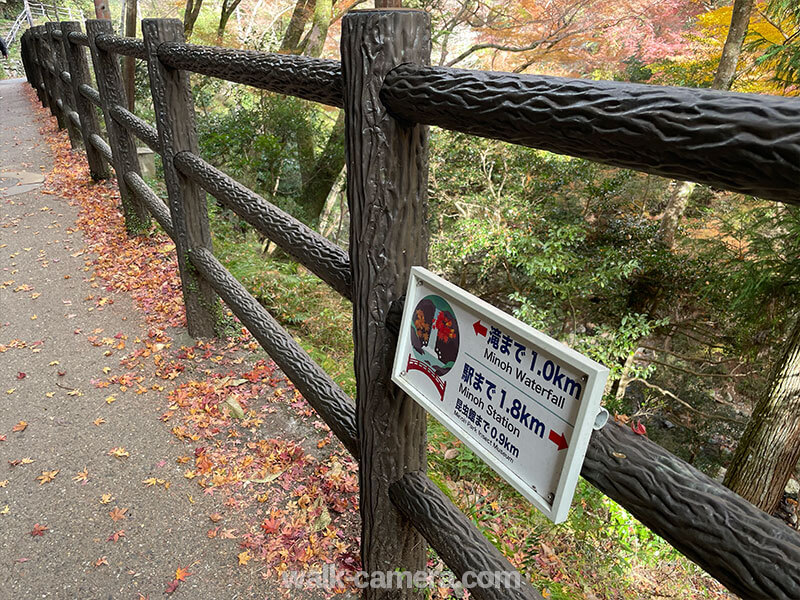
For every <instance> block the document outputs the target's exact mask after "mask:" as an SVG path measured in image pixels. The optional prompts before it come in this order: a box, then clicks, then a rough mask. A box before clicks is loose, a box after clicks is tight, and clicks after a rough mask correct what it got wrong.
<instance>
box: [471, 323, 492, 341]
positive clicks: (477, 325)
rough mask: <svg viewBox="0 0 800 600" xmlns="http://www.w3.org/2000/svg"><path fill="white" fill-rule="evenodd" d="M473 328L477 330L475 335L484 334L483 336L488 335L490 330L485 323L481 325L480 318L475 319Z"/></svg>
mask: <svg viewBox="0 0 800 600" xmlns="http://www.w3.org/2000/svg"><path fill="white" fill-rule="evenodd" d="M472 328H473V329H474V330H475V335H482V336H483V337H486V334H487V333H488V331H489V330H488V329H486V326H485V325H481V322H480V320H478V321H475V322H474V323H473V324H472Z"/></svg>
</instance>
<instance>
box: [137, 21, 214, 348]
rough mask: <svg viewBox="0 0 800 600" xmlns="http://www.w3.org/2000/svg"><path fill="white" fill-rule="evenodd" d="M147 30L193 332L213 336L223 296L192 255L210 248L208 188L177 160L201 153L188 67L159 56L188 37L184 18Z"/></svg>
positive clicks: (145, 23) (155, 103)
mask: <svg viewBox="0 0 800 600" xmlns="http://www.w3.org/2000/svg"><path fill="white" fill-rule="evenodd" d="M142 35H143V36H144V45H145V49H146V50H147V59H148V60H147V71H148V73H149V75H150V92H151V93H152V95H153V107H154V109H155V113H156V125H157V128H158V139H159V142H160V144H161V156H162V162H163V165H164V180H165V182H166V184H167V194H168V195H169V205H170V212H171V214H172V227H173V230H174V233H175V247H176V248H177V252H178V266H179V268H180V273H181V288H182V289H183V300H184V304H185V305H186V321H187V326H188V329H189V335H191V336H192V337H212V336H214V335H216V334H217V333H218V332H219V331H218V330H219V328H220V326H221V325H222V321H221V313H220V309H221V307H220V303H219V298H218V297H217V295H216V293H215V292H214V290H213V289H212V287H211V285H209V283H208V282H206V281H205V280H203V279H202V278H201V277H199V276H198V274H197V272H196V271H195V270H194V267H193V266H192V264H191V262H190V261H189V256H188V254H189V252H191V251H192V249H193V248H207V249H208V250H211V232H210V229H209V226H208V207H207V205H206V194H205V192H204V191H203V190H202V189H201V188H200V186H198V185H197V184H196V183H194V182H193V181H192V180H190V179H189V178H188V177H186V176H184V175H183V174H181V173H180V172H179V171H178V170H177V169H176V168H175V164H174V163H173V159H174V157H175V155H176V154H178V153H179V152H183V151H188V152H192V153H193V154H199V148H198V144H197V129H196V127H195V116H194V100H193V99H192V91H191V88H190V87H189V75H188V73H186V71H182V70H179V69H170V68H168V67H166V66H164V65H163V64H162V63H161V61H160V60H159V59H158V47H159V46H160V45H161V44H162V43H164V42H181V43H182V42H183V41H184V34H183V23H181V22H180V21H179V20H177V19H144V20H143V21H142Z"/></svg>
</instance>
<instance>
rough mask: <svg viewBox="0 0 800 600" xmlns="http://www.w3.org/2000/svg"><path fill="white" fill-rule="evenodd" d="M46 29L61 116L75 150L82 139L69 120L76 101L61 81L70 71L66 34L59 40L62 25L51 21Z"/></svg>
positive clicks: (65, 84) (67, 86)
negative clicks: (65, 51) (66, 53)
mask: <svg viewBox="0 0 800 600" xmlns="http://www.w3.org/2000/svg"><path fill="white" fill-rule="evenodd" d="M45 27H47V37H48V39H49V40H50V48H51V50H52V52H53V66H54V67H55V70H56V74H55V83H56V89H57V90H58V95H59V97H60V98H61V115H62V116H63V117H64V125H65V126H66V128H67V134H68V135H69V143H70V146H72V148H73V149H74V148H77V147H78V146H79V145H80V144H79V141H78V140H79V139H80V132H79V131H78V128H77V127H76V126H75V123H73V122H72V120H71V119H70V118H69V113H70V110H71V109H72V108H73V107H74V106H75V100H74V99H73V97H72V88H71V87H70V86H69V85H68V84H67V82H66V81H64V80H63V79H61V72H62V71H65V70H66V71H69V67H68V66H67V61H66V59H65V58H64V44H63V43H62V42H63V38H64V34H63V32H62V33H61V38H62V40H59V39H58V38H57V37H56V35H55V32H56V31H60V30H61V27H60V23H53V22H52V21H51V22H48V23H47V24H46V25H45ZM70 77H71V75H70Z"/></svg>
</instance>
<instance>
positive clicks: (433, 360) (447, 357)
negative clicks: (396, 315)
mask: <svg viewBox="0 0 800 600" xmlns="http://www.w3.org/2000/svg"><path fill="white" fill-rule="evenodd" d="M412 318H413V319H414V321H413V322H412V323H411V331H410V335H411V349H412V352H411V353H409V355H408V365H407V366H406V370H407V371H421V372H422V373H424V374H425V375H427V376H428V378H429V379H430V380H431V381H432V382H433V384H434V385H435V386H436V390H437V391H438V392H439V399H440V400H444V390H445V388H446V387H447V382H446V381H443V380H442V377H443V376H444V375H446V374H447V373H448V372H449V371H450V369H452V368H453V365H454V364H455V363H456V357H457V356H458V345H459V337H458V322H457V321H456V315H455V313H454V312H453V309H452V308H451V307H450V305H449V304H448V303H447V301H446V300H445V299H444V298H441V297H439V296H436V295H433V294H431V295H430V296H425V297H424V298H423V299H422V300H420V301H419V303H418V304H417V306H416V308H415V309H414V314H413V315H412Z"/></svg>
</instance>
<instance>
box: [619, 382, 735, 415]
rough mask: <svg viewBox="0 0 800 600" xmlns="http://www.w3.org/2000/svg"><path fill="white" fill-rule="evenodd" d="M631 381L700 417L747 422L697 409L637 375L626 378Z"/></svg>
mask: <svg viewBox="0 0 800 600" xmlns="http://www.w3.org/2000/svg"><path fill="white" fill-rule="evenodd" d="M633 381H638V382H639V383H641V384H643V385H644V386H646V387H648V388H650V389H651V390H655V391H657V392H658V393H659V394H661V395H662V396H667V397H668V398H672V399H673V400H675V401H676V402H678V403H679V404H681V405H683V406H685V407H686V408H688V409H689V410H691V411H692V412H694V413H696V414H698V415H700V416H701V417H703V418H705V419H719V420H721V421H729V422H731V423H739V424H742V425H744V424H746V423H747V421H745V420H743V419H736V418H734V417H725V416H722V415H710V414H708V413H705V412H703V411H702V410H699V409H697V408H695V407H694V406H692V405H691V404H689V403H688V402H686V400H681V399H680V398H678V397H677V396H676V395H675V394H673V393H672V392H670V391H669V390H665V389H664V388H662V387H659V386H657V385H655V384H654V383H650V382H649V381H647V380H646V379H641V378H639V377H632V378H631V379H629V380H628V383H631V382H633Z"/></svg>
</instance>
